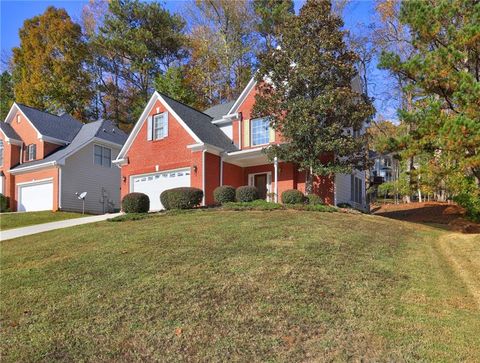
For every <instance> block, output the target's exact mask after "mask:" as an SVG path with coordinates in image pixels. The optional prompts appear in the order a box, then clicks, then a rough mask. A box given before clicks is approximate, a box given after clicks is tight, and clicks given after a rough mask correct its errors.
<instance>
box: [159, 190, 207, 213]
mask: <svg viewBox="0 0 480 363" xmlns="http://www.w3.org/2000/svg"><path fill="white" fill-rule="evenodd" d="M202 198H203V191H202V190H201V189H198V188H190V187H181V188H173V189H168V190H165V191H164V192H162V194H160V201H161V202H162V205H163V207H164V208H165V209H167V210H169V209H191V208H194V207H196V206H198V205H200V203H201V202H202Z"/></svg>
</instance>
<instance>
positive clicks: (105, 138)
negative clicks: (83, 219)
mask: <svg viewBox="0 0 480 363" xmlns="http://www.w3.org/2000/svg"><path fill="white" fill-rule="evenodd" d="M126 139H127V135H126V134H125V133H124V132H123V131H121V130H120V129H118V128H117V127H116V126H115V125H113V124H112V123H110V122H108V121H96V122H91V123H89V124H82V123H81V122H79V121H77V120H75V119H74V118H73V117H72V116H70V115H68V114H63V115H60V116H58V115H53V114H51V113H48V112H43V111H40V110H37V109H35V108H32V107H28V106H25V105H22V104H19V103H14V104H13V105H12V107H11V108H10V111H9V113H8V115H7V117H6V119H5V120H4V121H3V122H2V121H0V193H2V194H3V195H5V196H7V197H8V198H9V200H10V209H11V210H12V211H21V212H24V211H25V212H30V211H40V210H53V211H56V210H60V209H62V210H69V211H82V209H83V207H85V211H86V212H89V213H97V214H98V213H104V212H108V211H112V210H115V209H119V208H120V172H119V170H118V168H117V167H115V166H112V163H111V161H112V159H114V158H116V156H117V154H118V152H119V151H120V149H121V148H122V146H123V144H124V142H125V140H126ZM83 192H87V195H86V198H85V206H83V201H82V200H80V199H79V198H78V196H79V194H81V193H83Z"/></svg>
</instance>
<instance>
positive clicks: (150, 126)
mask: <svg viewBox="0 0 480 363" xmlns="http://www.w3.org/2000/svg"><path fill="white" fill-rule="evenodd" d="M152 135H153V116H148V118H147V140H148V141H150V140H152Z"/></svg>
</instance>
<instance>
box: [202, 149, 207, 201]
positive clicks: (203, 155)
mask: <svg viewBox="0 0 480 363" xmlns="http://www.w3.org/2000/svg"><path fill="white" fill-rule="evenodd" d="M206 152H207V149H204V150H203V151H202V190H203V198H202V205H203V206H204V205H205V153H206Z"/></svg>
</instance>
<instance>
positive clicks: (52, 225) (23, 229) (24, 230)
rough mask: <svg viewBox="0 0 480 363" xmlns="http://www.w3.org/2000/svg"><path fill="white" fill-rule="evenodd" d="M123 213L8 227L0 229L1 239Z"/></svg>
mask: <svg viewBox="0 0 480 363" xmlns="http://www.w3.org/2000/svg"><path fill="white" fill-rule="evenodd" d="M120 214H122V213H112V214H102V215H100V216H91V217H81V218H74V219H67V220H64V221H57V222H49V223H43V224H36V225H33V226H27V227H21V228H14V229H7V230H6V231H0V241H6V240H8V239H13V238H18V237H24V236H29V235H31V234H36V233H42V232H47V231H53V230H54V229H60V228H67V227H73V226H79V225H81V224H87V223H94V222H101V221H104V220H106V219H108V218H113V217H116V216H119V215H120Z"/></svg>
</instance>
